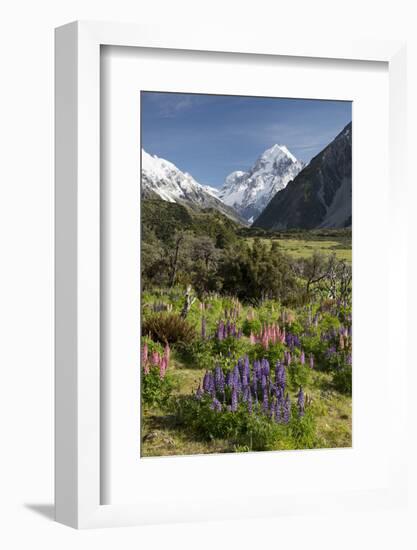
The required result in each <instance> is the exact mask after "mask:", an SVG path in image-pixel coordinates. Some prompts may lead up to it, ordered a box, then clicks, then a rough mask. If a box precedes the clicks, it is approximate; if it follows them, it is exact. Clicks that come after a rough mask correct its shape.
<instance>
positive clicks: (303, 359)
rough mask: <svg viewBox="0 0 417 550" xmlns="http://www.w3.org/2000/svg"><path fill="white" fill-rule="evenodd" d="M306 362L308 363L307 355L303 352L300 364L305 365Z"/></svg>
mask: <svg viewBox="0 0 417 550" xmlns="http://www.w3.org/2000/svg"><path fill="white" fill-rule="evenodd" d="M305 362H306V356H305V353H304V352H303V351H302V352H301V355H300V363H301V364H302V365H304V364H305Z"/></svg>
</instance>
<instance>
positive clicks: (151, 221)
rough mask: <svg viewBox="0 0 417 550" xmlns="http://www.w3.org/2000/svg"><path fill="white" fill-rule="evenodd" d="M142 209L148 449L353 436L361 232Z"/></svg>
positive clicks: (255, 445)
mask: <svg viewBox="0 0 417 550" xmlns="http://www.w3.org/2000/svg"><path fill="white" fill-rule="evenodd" d="M142 208H143V210H142V266H141V269H142V271H141V276H142V312H141V326H142V341H141V367H140V368H141V371H142V376H141V380H142V382H141V441H142V446H141V455H142V456H143V457H148V456H167V455H192V454H206V453H224V452H248V451H262V450H293V449H317V448H337V447H350V446H351V437H352V435H351V423H352V413H351V408H352V398H351V391H352V388H351V383H352V367H351V348H352V341H351V234H350V231H349V230H340V231H336V230H328V231H324V230H320V231H303V232H300V231H297V232H294V231H293V232H288V233H283V232H280V233H272V234H270V233H268V234H266V233H265V232H261V234H260V232H259V230H251V229H250V228H242V227H241V226H238V225H237V224H235V223H234V222H232V221H231V220H229V219H227V218H225V217H224V216H222V215H221V214H219V213H218V212H214V211H204V212H198V213H196V212H193V211H192V210H190V209H188V208H186V207H184V206H180V205H177V204H171V203H163V202H162V201H157V200H149V201H144V205H143V207H142ZM158 213H159V215H157V214H158Z"/></svg>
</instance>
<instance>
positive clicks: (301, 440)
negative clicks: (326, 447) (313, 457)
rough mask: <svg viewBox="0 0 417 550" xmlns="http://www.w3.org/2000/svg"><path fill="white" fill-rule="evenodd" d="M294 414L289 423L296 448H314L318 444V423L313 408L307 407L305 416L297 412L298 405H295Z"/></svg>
mask: <svg viewBox="0 0 417 550" xmlns="http://www.w3.org/2000/svg"><path fill="white" fill-rule="evenodd" d="M292 407H293V409H294V410H293V414H292V415H291V420H290V424H289V431H290V434H291V438H292V440H293V441H294V447H293V448H294V449H313V448H314V447H315V445H316V423H315V420H314V416H313V411H312V410H311V408H307V409H306V412H305V414H304V415H303V416H299V415H298V414H297V408H296V405H293V406H292Z"/></svg>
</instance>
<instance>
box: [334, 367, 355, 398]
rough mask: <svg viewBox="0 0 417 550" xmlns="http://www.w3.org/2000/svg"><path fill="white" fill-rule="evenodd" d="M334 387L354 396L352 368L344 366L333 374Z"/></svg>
mask: <svg viewBox="0 0 417 550" xmlns="http://www.w3.org/2000/svg"><path fill="white" fill-rule="evenodd" d="M333 385H334V387H335V389H336V390H337V391H339V392H340V393H344V394H346V395H352V366H351V365H343V366H342V367H339V368H338V369H337V370H336V371H335V372H334V374H333Z"/></svg>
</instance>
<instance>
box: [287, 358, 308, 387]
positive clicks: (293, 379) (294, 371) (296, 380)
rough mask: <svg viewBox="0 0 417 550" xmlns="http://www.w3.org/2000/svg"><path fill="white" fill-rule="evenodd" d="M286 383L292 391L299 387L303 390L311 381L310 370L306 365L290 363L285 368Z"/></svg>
mask: <svg viewBox="0 0 417 550" xmlns="http://www.w3.org/2000/svg"><path fill="white" fill-rule="evenodd" d="M287 373H288V382H289V384H290V386H291V388H293V389H294V390H296V389H297V388H299V387H300V386H301V387H303V388H305V387H307V386H308V385H309V383H310V379H311V369H310V367H309V366H308V365H306V364H305V365H301V364H300V363H296V362H295V361H294V362H291V364H290V365H289V366H288V367H287Z"/></svg>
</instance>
